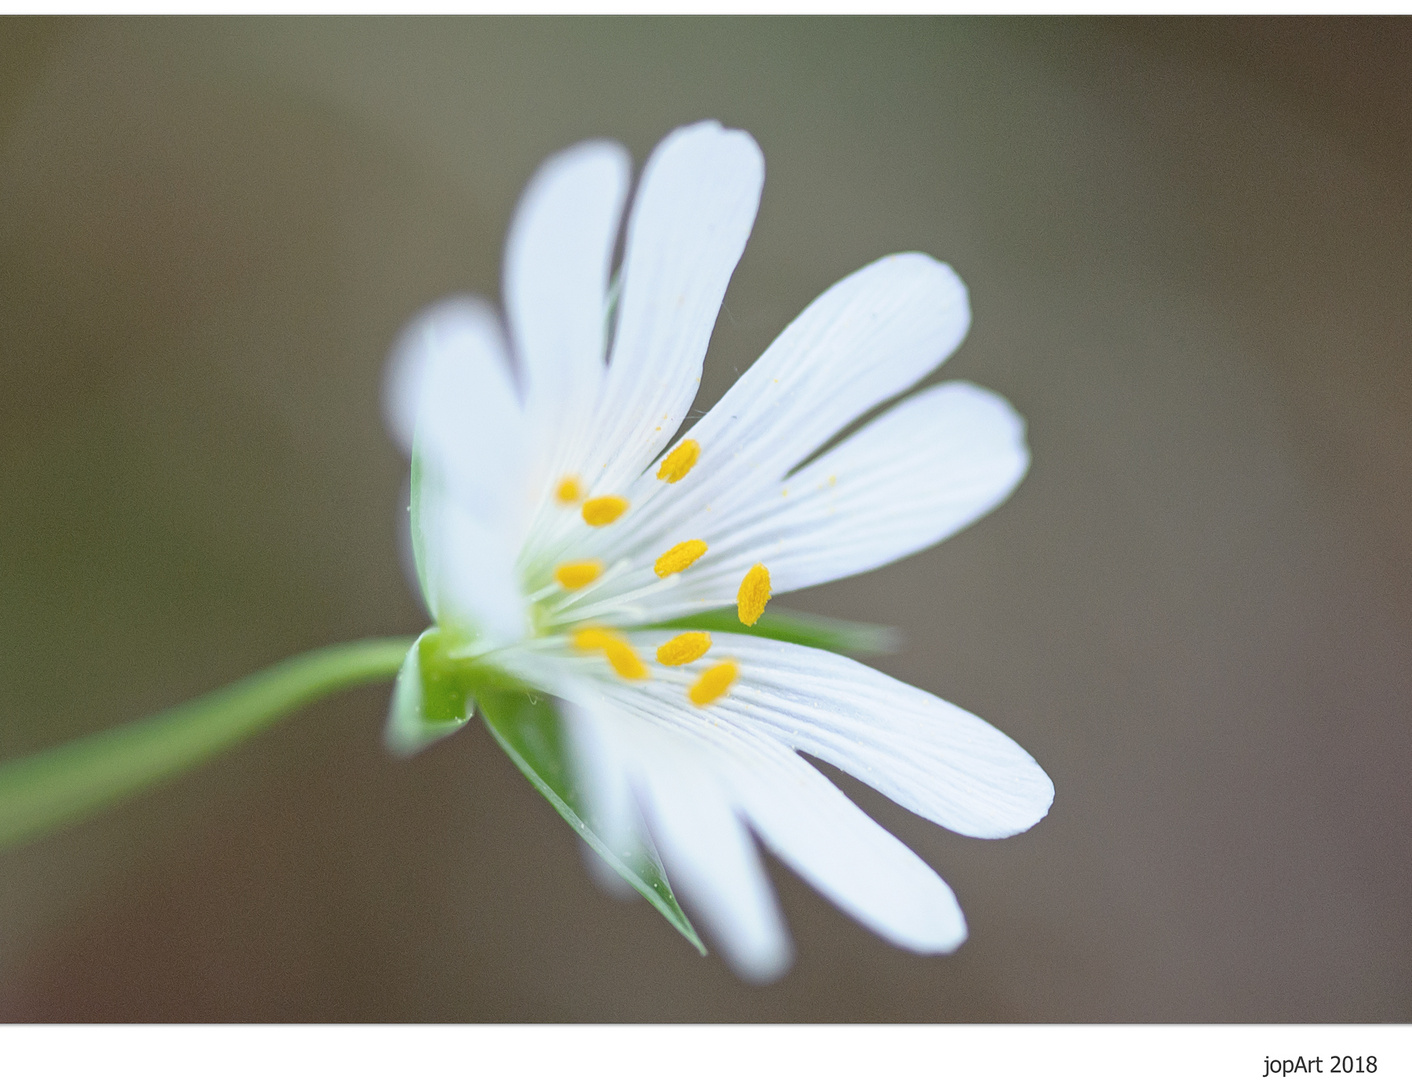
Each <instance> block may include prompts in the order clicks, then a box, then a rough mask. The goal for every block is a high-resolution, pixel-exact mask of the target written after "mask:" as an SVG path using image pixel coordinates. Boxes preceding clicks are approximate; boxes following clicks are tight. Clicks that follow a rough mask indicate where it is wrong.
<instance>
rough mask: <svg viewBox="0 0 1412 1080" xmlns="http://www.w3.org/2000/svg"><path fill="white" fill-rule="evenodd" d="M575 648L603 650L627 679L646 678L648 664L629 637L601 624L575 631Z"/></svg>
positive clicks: (611, 662) (614, 667) (617, 670)
mask: <svg viewBox="0 0 1412 1080" xmlns="http://www.w3.org/2000/svg"><path fill="white" fill-rule="evenodd" d="M573 642H574V648H576V649H578V650H579V651H581V652H601V653H602V654H603V655H604V656H605V657H607V659H608V663H609V664H610V665H612V668H613V670H614V671H616V672H617V673H618V674H619V675H621V676H622V677H623V678H625V679H646V678H649V677H650V676H649V675H648V672H647V665H646V664H644V663H643V662H642V657H640V656H638V655H637V650H636V649H634V648H633V647H632V646H631V645H629V644H628V641H627V638H625V637H623V636H622V635H621V634H615V633H614V632H613V631H611V630H607V629H604V628H603V627H601V626H585V627H584V628H583V629H581V630H575V631H574V637H573Z"/></svg>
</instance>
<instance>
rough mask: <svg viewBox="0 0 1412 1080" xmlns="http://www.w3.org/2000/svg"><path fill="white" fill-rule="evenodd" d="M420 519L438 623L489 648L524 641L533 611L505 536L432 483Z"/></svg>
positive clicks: (431, 600)
mask: <svg viewBox="0 0 1412 1080" xmlns="http://www.w3.org/2000/svg"><path fill="white" fill-rule="evenodd" d="M419 519H420V520H419V522H418V527H419V528H420V529H421V532H422V536H423V537H424V545H423V558H424V565H423V572H424V574H425V577H426V583H427V589H428V590H429V593H430V595H428V597H427V606H428V607H429V608H430V609H431V612H432V615H433V616H434V617H435V619H436V621H437V622H438V623H439V624H440V625H442V626H452V627H459V628H462V629H467V630H471V631H474V632H475V633H476V635H477V637H478V638H479V639H480V641H481V643H482V644H483V645H486V646H499V645H506V644H509V643H511V642H515V641H519V640H520V639H522V638H524V637H525V636H526V634H527V633H528V632H529V629H530V627H529V621H528V619H529V614H528V608H527V606H526V604H525V599H524V596H523V595H522V594H521V593H520V590H519V587H518V586H517V585H516V580H517V573H516V569H515V548H514V544H513V543H512V541H511V539H510V537H509V536H507V534H506V531H505V530H504V529H503V528H502V527H500V526H499V525H498V524H497V523H496V522H495V521H486V520H484V519H482V518H481V517H478V516H475V515H472V514H470V513H467V512H466V510H465V508H464V505H463V503H462V501H461V500H458V499H452V498H448V497H446V496H445V494H444V492H443V491H442V489H440V488H437V487H435V486H433V482H432V481H426V482H424V484H423V488H422V500H421V512H420V515H419Z"/></svg>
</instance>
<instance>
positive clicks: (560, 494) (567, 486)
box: [554, 476, 583, 506]
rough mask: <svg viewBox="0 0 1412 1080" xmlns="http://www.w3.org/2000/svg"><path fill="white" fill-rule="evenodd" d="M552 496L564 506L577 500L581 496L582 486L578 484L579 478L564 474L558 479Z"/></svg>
mask: <svg viewBox="0 0 1412 1080" xmlns="http://www.w3.org/2000/svg"><path fill="white" fill-rule="evenodd" d="M554 498H555V499H556V500H557V501H558V502H559V503H561V504H562V505H564V506H568V505H570V504H571V503H576V502H578V501H579V500H580V499H581V498H583V488H582V487H581V486H580V484H579V478H578V477H577V476H566V477H564V478H563V479H562V480H560V481H559V483H558V485H557V486H556V487H555V488H554Z"/></svg>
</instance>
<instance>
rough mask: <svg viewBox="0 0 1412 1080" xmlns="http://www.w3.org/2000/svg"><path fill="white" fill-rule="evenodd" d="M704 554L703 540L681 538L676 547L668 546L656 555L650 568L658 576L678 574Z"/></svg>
mask: <svg viewBox="0 0 1412 1080" xmlns="http://www.w3.org/2000/svg"><path fill="white" fill-rule="evenodd" d="M705 554H706V541H705V540H683V541H682V542H681V543H680V544H678V545H677V546H676V547H673V548H668V549H667V550H666V551H664V552H662V554H661V555H659V556H658V557H657V561H656V562H655V563H653V564H652V569H653V570H655V571H656V572H657V576H658V577H666V576H667V575H668V574H680V573H681V572H682V571H683V570H685V569H686V568H687V567H688V566H690V565H691V564H692V563H694V562H695V561H696V560H697V559H699V558H701V556H703V555H705Z"/></svg>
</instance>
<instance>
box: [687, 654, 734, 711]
mask: <svg viewBox="0 0 1412 1080" xmlns="http://www.w3.org/2000/svg"><path fill="white" fill-rule="evenodd" d="M739 677H740V665H739V664H737V663H736V662H735V661H734V660H722V661H721V662H720V663H719V664H717V665H715V666H714V667H708V668H707V669H706V670H705V671H703V672H702V673H701V678H699V679H697V680H696V681H695V682H694V683H692V684H691V689H690V690H688V691H687V692H686V696H687V697H688V698H690V699H691V703H692V704H693V705H696V706H698V707H702V706H706V705H709V704H711V702H713V701H715V700H716V699H717V698H718V697H721V696H722V695H724V694H725V692H726V691H727V690H729V689H730V688H731V684H732V683H734V682H735V680H736V679H737V678H739Z"/></svg>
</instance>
